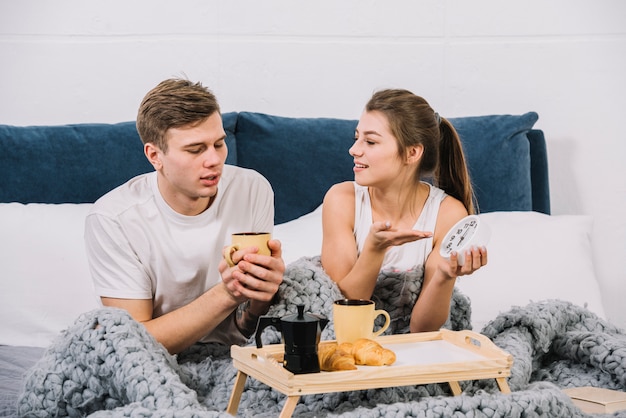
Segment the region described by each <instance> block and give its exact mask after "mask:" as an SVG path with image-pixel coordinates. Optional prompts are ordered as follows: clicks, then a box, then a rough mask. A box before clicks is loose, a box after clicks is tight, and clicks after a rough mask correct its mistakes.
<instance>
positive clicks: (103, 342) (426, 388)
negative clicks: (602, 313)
mask: <svg viewBox="0 0 626 418" xmlns="http://www.w3.org/2000/svg"><path fill="white" fill-rule="evenodd" d="M420 277H421V272H417V271H409V272H397V271H384V272H382V273H381V276H380V277H379V288H378V289H377V290H376V294H377V295H378V299H377V308H382V309H386V310H388V311H389V312H390V314H391V316H392V318H394V321H393V323H392V326H391V327H390V329H389V330H388V331H387V332H393V333H401V332H407V330H408V317H409V315H410V310H411V307H412V305H413V303H414V302H415V300H416V298H417V296H418V295H419V291H420V288H421V281H420V279H419V278H420ZM279 295H280V300H279V301H278V303H277V304H276V305H274V306H273V307H272V309H271V310H270V312H269V313H268V314H269V315H272V316H283V315H286V314H288V313H295V311H296V305H297V304H304V305H305V307H306V311H308V312H314V313H321V314H324V315H327V316H328V317H330V316H331V314H332V302H333V301H334V300H335V299H338V298H340V297H341V293H340V292H339V290H338V288H337V287H336V285H335V284H334V283H333V282H332V280H330V279H329V278H328V277H327V276H326V275H325V273H324V271H323V270H322V269H321V266H320V264H319V257H313V258H303V259H300V260H298V261H296V262H295V263H292V264H291V265H289V266H288V267H287V271H286V274H285V281H284V283H283V285H281V288H280V292H279ZM470 314H471V311H470V304H469V300H468V299H467V298H466V297H465V296H463V295H461V294H460V293H458V292H455V294H454V297H453V300H452V305H451V315H450V319H449V321H448V323H447V324H446V327H448V328H450V329H453V330H459V329H470ZM482 333H483V334H485V335H487V336H488V337H489V338H491V339H492V340H493V341H494V342H495V344H496V345H498V346H499V347H501V348H503V349H504V350H506V351H508V352H509V353H511V354H512V355H513V357H514V363H513V367H512V370H511V372H512V375H511V377H510V378H509V385H510V387H511V390H512V391H513V392H512V393H511V394H502V393H500V392H499V390H498V389H497V385H496V383H495V380H493V379H486V380H480V381H468V382H461V387H462V389H463V393H462V394H461V395H459V396H451V394H450V391H449V387H448V385H447V384H432V385H418V386H402V387H397V388H384V389H376V390H363V391H352V392H339V393H328V394H319V395H307V396H303V397H302V398H301V399H300V402H299V403H298V406H297V407H296V410H295V413H294V416H299V417H323V416H328V417H335V416H341V417H405V416H406V417H522V416H523V417H587V416H588V415H586V414H584V413H583V412H581V411H580V410H579V409H578V408H576V407H575V406H574V405H573V404H572V402H571V401H570V400H569V398H568V397H567V396H566V395H565V394H563V392H561V390H560V389H559V388H565V387H574V386H585V385H591V386H601V387H606V388H611V389H619V390H625V389H626V375H625V369H626V334H625V333H624V331H623V330H621V329H618V328H616V327H614V326H613V325H611V324H610V323H608V322H606V321H604V320H602V319H600V318H598V317H597V316H595V315H594V314H592V313H591V312H589V311H587V310H586V309H584V308H582V307H578V306H575V305H572V304H570V303H567V302H562V301H543V302H537V303H532V304H529V305H528V306H525V307H518V308H514V309H512V310H511V311H509V312H506V313H502V314H500V315H499V316H498V317H497V318H495V319H494V320H493V321H491V322H490V323H489V324H487V326H486V327H485V329H484V330H483V331H482ZM332 338H334V330H333V327H332V321H331V323H330V324H329V326H327V327H326V328H325V329H324V331H323V333H322V339H323V340H325V339H332ZM252 342H253V341H250V343H252ZM263 342H264V343H265V344H269V343H278V342H280V335H279V334H278V332H277V331H275V330H273V329H272V328H268V329H266V330H265V331H264V333H263ZM229 353H230V348H229V347H226V346H223V345H219V344H196V345H194V346H192V347H191V348H189V349H188V350H186V351H185V352H183V353H181V354H179V355H178V356H172V355H170V354H169V353H167V351H166V350H165V349H164V347H163V346H162V345H160V344H159V343H158V342H156V341H155V340H154V339H153V338H152V336H151V335H149V334H148V333H147V331H146V330H145V328H144V327H143V326H142V325H141V324H139V323H137V322H135V321H133V320H132V319H131V318H130V316H129V315H128V314H127V313H126V312H125V311H122V310H118V309H112V308H105V309H99V310H95V311H92V312H88V313H86V314H84V315H82V316H80V317H79V318H78V319H77V320H76V322H75V323H74V324H73V325H72V326H71V327H69V328H68V329H67V330H65V331H64V332H63V333H62V334H61V335H60V336H59V337H58V338H57V339H56V340H55V342H54V343H53V344H52V345H51V346H50V347H49V348H48V349H47V350H46V352H45V354H44V356H43V357H42V358H41V360H40V361H39V362H38V363H37V364H36V365H35V366H34V367H33V368H32V369H31V370H30V372H29V374H28V376H27V377H26V380H25V387H24V388H23V391H22V394H21V396H20V399H19V401H18V411H19V414H20V416H28V417H48V416H87V415H89V416H93V417H101V416H115V417H118V416H119V417H122V416H142V417H145V416H152V417H221V416H229V415H228V414H226V413H225V412H224V411H225V410H226V406H227V404H228V400H229V397H230V393H231V391H232V388H233V384H234V379H235V375H236V370H235V368H234V367H233V366H232V363H231V361H230V355H229ZM285 399H286V397H285V396H284V395H282V394H281V393H279V392H276V391H274V390H272V389H271V388H270V387H268V386H266V385H265V384H263V383H260V382H258V381H256V380H255V379H253V378H248V379H247V381H246V385H245V389H244V392H243V395H242V398H241V402H240V404H239V411H238V416H242V417H243V416H245V417H253V416H254V417H275V416H278V415H279V413H280V411H281V409H282V406H283V404H284V401H285ZM622 414H623V415H620V413H616V414H614V415H606V416H626V413H622ZM594 416H595V417H598V416H602V415H594Z"/></svg>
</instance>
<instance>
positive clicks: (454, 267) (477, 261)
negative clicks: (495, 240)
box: [441, 246, 487, 278]
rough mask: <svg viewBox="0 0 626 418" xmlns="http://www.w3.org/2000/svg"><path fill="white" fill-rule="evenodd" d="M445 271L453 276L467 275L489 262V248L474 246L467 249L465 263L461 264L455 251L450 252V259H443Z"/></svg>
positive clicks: (442, 267)
mask: <svg viewBox="0 0 626 418" xmlns="http://www.w3.org/2000/svg"><path fill="white" fill-rule="evenodd" d="M442 261H443V262H442V266H441V269H442V270H443V273H444V274H446V275H448V276H449V277H451V278H454V277H458V276H467V275H468V274H472V273H473V272H475V271H476V270H478V269H480V268H481V267H482V266H484V265H486V264H487V248H486V247H475V246H472V247H471V248H470V249H468V250H466V251H465V263H464V264H463V265H462V266H460V265H459V260H458V255H457V253H456V252H455V251H453V252H452V253H451V254H450V260H445V259H443V260H442Z"/></svg>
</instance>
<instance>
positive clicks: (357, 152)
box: [348, 141, 361, 157]
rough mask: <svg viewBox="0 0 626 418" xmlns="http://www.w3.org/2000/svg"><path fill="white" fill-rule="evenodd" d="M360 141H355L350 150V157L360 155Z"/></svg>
mask: <svg viewBox="0 0 626 418" xmlns="http://www.w3.org/2000/svg"><path fill="white" fill-rule="evenodd" d="M358 144H359V141H355V142H354V144H353V145H352V146H351V147H350V149H349V150H348V153H349V154H350V155H352V156H353V157H354V156H356V155H360V152H361V151H360V147H359V146H358Z"/></svg>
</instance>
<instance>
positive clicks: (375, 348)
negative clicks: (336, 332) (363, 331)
mask: <svg viewBox="0 0 626 418" xmlns="http://www.w3.org/2000/svg"><path fill="white" fill-rule="evenodd" d="M344 344H346V343H344ZM346 348H347V347H344V349H346ZM351 353H352V356H353V357H354V362H355V364H363V365H367V366H384V365H390V364H393V363H394V362H395V361H396V353H394V352H393V351H392V350H389V349H386V348H384V347H383V346H381V345H380V344H378V343H377V342H376V341H373V340H369V339H366V338H361V339H358V340H356V341H355V342H354V343H353V344H352V350H351Z"/></svg>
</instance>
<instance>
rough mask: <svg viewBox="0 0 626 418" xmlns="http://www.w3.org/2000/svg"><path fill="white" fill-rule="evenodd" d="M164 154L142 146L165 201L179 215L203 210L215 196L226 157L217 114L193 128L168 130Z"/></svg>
mask: <svg viewBox="0 0 626 418" xmlns="http://www.w3.org/2000/svg"><path fill="white" fill-rule="evenodd" d="M166 140H167V143H168V149H167V153H163V152H162V151H161V150H160V149H159V148H158V147H156V146H154V145H153V144H146V146H145V152H146V156H147V157H148V159H149V160H150V162H152V164H153V166H154V167H155V169H156V170H157V172H158V184H159V190H160V192H161V195H162V196H163V198H164V199H165V201H166V202H167V203H168V204H169V205H170V206H171V207H172V209H174V210H175V211H176V212H179V213H181V214H183V215H190V216H191V215H197V214H199V213H202V212H203V211H204V210H206V209H207V208H208V207H209V206H210V204H211V202H212V201H213V198H214V197H215V195H216V194H217V185H218V183H219V180H220V176H221V175H222V169H223V168H224V163H225V161H226V157H227V155H228V149H227V147H226V132H224V127H223V126H222V118H221V116H220V115H219V113H218V112H215V113H213V114H212V115H211V116H210V117H208V118H207V119H206V120H204V121H202V122H201V123H199V124H197V125H193V126H187V127H183V128H170V129H169V130H168V131H167V133H166Z"/></svg>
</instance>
